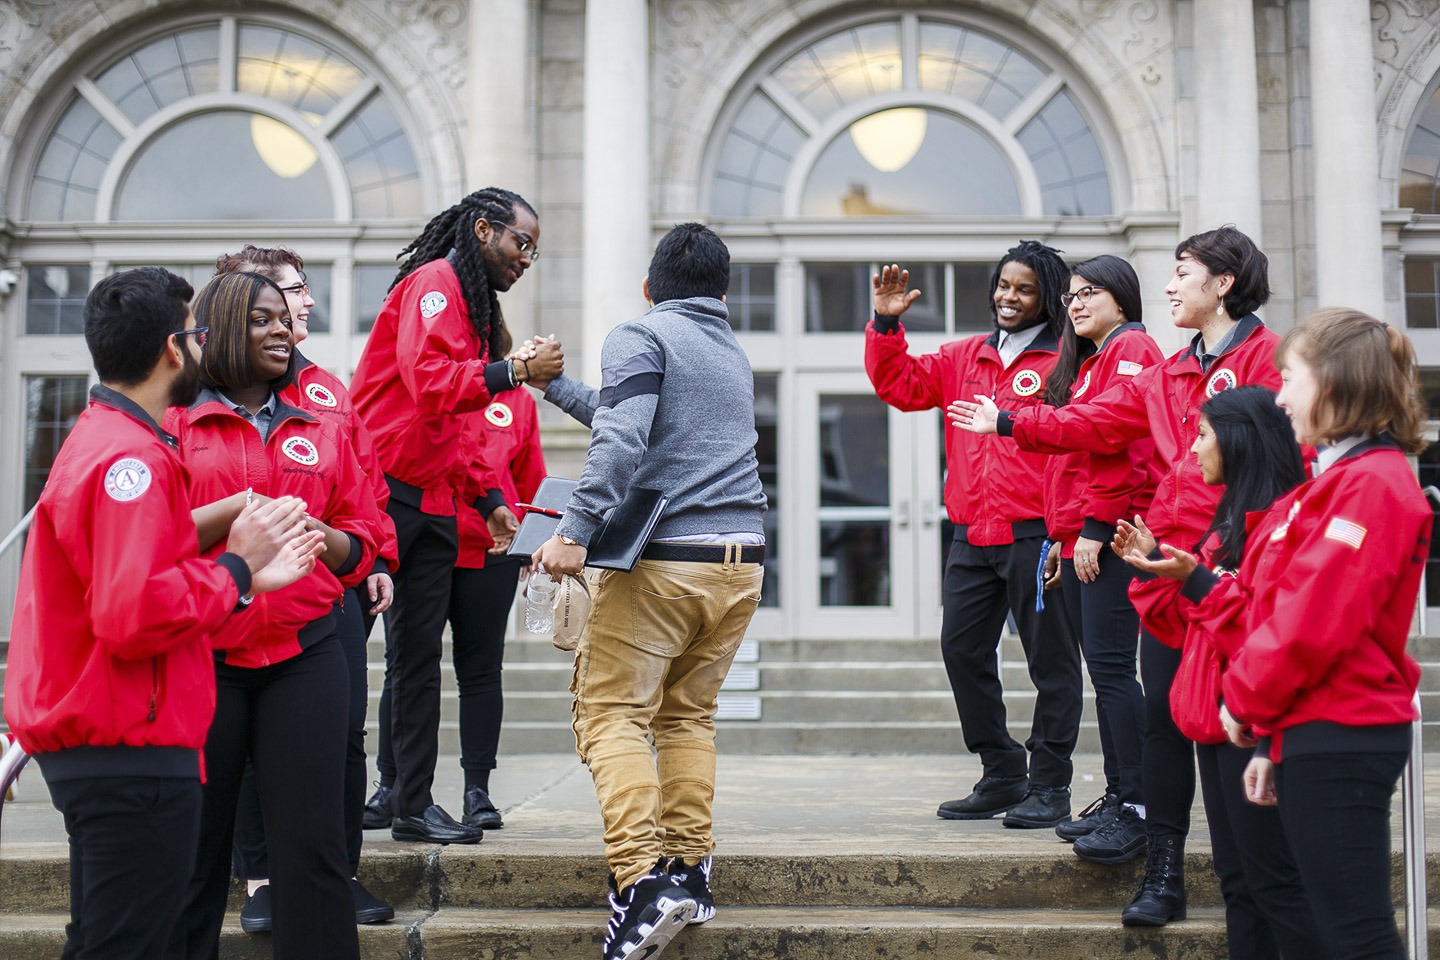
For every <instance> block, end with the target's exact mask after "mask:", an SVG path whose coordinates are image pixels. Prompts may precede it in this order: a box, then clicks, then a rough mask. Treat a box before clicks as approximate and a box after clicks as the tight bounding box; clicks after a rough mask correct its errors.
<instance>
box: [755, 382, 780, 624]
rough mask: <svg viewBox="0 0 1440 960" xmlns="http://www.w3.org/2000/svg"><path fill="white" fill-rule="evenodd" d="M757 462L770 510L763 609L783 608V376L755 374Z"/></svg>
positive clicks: (761, 599) (766, 517) (762, 595)
mask: <svg viewBox="0 0 1440 960" xmlns="http://www.w3.org/2000/svg"><path fill="white" fill-rule="evenodd" d="M755 433H756V435H757V439H756V441H755V459H756V460H758V461H759V463H760V485H761V486H762V487H763V488H764V490H765V499H766V500H768V501H769V506H770V508H769V509H768V510H766V511H765V516H764V521H763V522H764V524H765V583H764V586H763V587H762V589H761V592H760V606H762V607H778V606H780V375H779V374H775V373H757V374H755Z"/></svg>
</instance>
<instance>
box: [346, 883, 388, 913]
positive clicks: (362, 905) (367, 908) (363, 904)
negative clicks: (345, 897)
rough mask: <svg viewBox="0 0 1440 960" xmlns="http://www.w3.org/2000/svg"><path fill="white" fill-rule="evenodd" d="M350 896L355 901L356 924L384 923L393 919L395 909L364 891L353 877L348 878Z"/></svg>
mask: <svg viewBox="0 0 1440 960" xmlns="http://www.w3.org/2000/svg"><path fill="white" fill-rule="evenodd" d="M350 895H351V897H352V898H353V899H354V901H355V922H356V923H384V922H385V921H386V920H394V919H395V908H394V907H392V906H390V904H388V903H386V902H385V901H384V900H381V899H380V898H379V897H377V896H375V894H373V893H371V892H370V891H369V890H366V889H365V885H364V884H363V883H361V882H360V881H359V880H356V879H355V878H354V877H351V878H350Z"/></svg>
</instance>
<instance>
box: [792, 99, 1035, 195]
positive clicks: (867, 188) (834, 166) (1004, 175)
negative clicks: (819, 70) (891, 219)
mask: <svg viewBox="0 0 1440 960" xmlns="http://www.w3.org/2000/svg"><path fill="white" fill-rule="evenodd" d="M927 116H928V122H927V124H926V129H925V139H924V142H923V143H922V144H921V146H920V148H919V150H917V151H916V153H915V156H914V159H912V160H911V161H910V162H909V163H908V164H906V165H905V166H904V167H902V168H901V169H899V170H897V171H894V172H889V173H887V172H884V171H881V170H877V169H876V168H875V167H874V166H872V165H871V164H870V163H868V162H866V160H865V158H864V157H863V156H861V155H860V151H859V150H858V149H857V148H856V146H855V140H854V138H853V137H851V136H850V135H849V134H848V133H847V134H843V135H841V136H838V137H836V138H835V139H834V140H833V141H832V142H831V143H830V145H829V146H827V147H826V148H825V150H824V152H822V153H821V154H820V159H819V160H818V161H816V163H815V167H814V169H812V170H811V172H810V180H809V182H808V183H806V185H805V193H804V197H803V199H802V201H801V213H803V214H804V215H805V216H808V217H842V216H843V217H866V216H923V215H932V214H952V215H954V214H958V215H966V216H970V215H983V214H1014V213H1020V212H1021V209H1020V188H1019V187H1018V186H1017V185H1016V183H1015V174H1014V172H1013V171H1012V170H1011V169H1010V163H1009V161H1008V160H1006V159H1005V155H1004V154H1002V153H1001V152H1000V150H999V148H998V147H996V146H995V144H994V143H992V142H991V141H990V139H989V138H988V137H987V136H985V135H984V134H983V133H981V132H980V131H979V130H978V129H977V128H975V127H974V126H972V125H971V124H969V123H967V122H966V121H964V120H962V119H960V118H959V117H956V116H954V115H952V114H948V113H942V112H940V111H938V110H931V111H928V112H927ZM960 158H964V159H963V163H964V167H963V176H959V175H957V172H958V171H957V168H956V164H957V163H958V162H960Z"/></svg>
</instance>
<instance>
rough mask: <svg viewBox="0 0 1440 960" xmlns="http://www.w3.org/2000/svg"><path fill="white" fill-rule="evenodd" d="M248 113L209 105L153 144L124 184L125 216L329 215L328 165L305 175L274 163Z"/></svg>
mask: <svg viewBox="0 0 1440 960" xmlns="http://www.w3.org/2000/svg"><path fill="white" fill-rule="evenodd" d="M250 117H251V114H248V113H238V112H226V113H207V114H201V115H199V116H195V117H191V118H189V119H186V120H182V121H181V122H179V123H177V124H175V125H174V126H173V127H170V128H169V129H168V130H165V131H164V132H162V133H160V134H158V135H157V136H155V137H154V138H152V139H151V140H150V142H149V143H147V144H146V145H145V148H144V149H143V150H141V151H140V153H139V154H138V155H137V156H136V158H135V162H134V163H133V164H132V165H131V167H130V170H129V171H128V172H127V173H126V175H125V178H124V180H123V182H122V183H121V186H120V189H119V201H118V203H117V204H116V214H117V216H118V218H119V219H122V220H329V219H332V218H333V217H334V209H333V208H332V206H331V204H330V185H329V183H328V182H327V180H326V178H325V175H324V173H323V172H322V170H321V168H320V167H319V166H318V165H317V166H313V167H311V168H310V169H309V170H308V171H307V172H305V173H303V174H301V175H300V176H297V177H288V178H287V177H284V176H281V175H280V174H278V173H276V172H275V171H274V170H272V169H270V167H268V166H267V165H266V164H265V161H264V159H263V158H262V157H261V155H260V153H259V152H258V151H257V150H256V148H255V144H254V142H253V141H252V139H251V129H250Z"/></svg>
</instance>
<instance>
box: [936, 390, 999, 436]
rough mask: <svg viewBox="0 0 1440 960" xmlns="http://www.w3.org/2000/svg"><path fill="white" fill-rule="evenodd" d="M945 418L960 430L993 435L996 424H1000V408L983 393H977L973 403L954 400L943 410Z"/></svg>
mask: <svg viewBox="0 0 1440 960" xmlns="http://www.w3.org/2000/svg"><path fill="white" fill-rule="evenodd" d="M945 416H946V417H947V418H949V420H950V422H951V423H952V424H954V425H955V426H957V427H959V428H960V429H961V430H968V431H970V432H971V433H979V434H987V433H995V432H996V429H997V428H996V424H998V423H999V422H1000V408H999V407H997V406H995V401H994V400H991V399H990V398H989V397H987V396H985V395H984V394H983V393H977V394H975V402H974V403H971V402H970V401H969V400H956V401H955V402H954V403H952V404H950V406H948V407H946V408H945Z"/></svg>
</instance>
